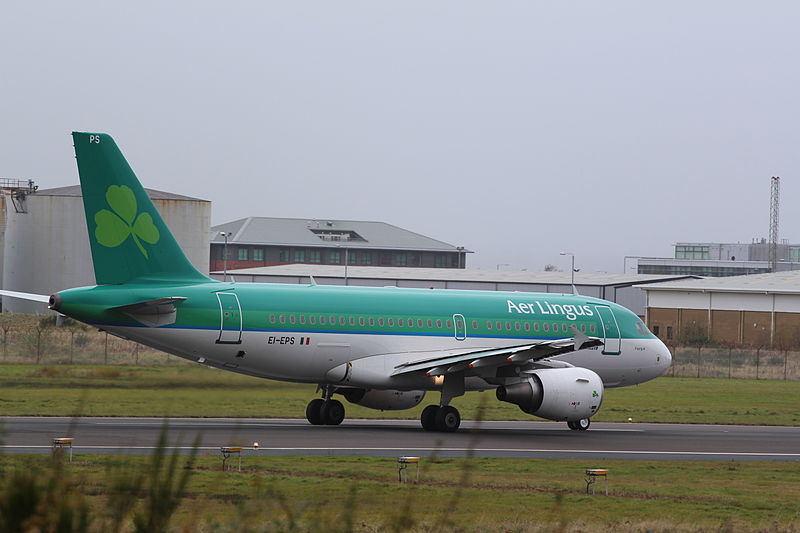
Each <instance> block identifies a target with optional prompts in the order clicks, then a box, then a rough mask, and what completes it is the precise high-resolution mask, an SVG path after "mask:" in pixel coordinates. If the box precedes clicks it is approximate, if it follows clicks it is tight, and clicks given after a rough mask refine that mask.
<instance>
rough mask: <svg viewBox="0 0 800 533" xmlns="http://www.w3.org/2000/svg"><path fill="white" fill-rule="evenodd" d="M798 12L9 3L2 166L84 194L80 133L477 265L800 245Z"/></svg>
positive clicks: (166, 184) (256, 203)
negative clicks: (75, 145) (77, 152)
mask: <svg viewBox="0 0 800 533" xmlns="http://www.w3.org/2000/svg"><path fill="white" fill-rule="evenodd" d="M799 21H800V4H798V3H796V2H789V1H786V2H769V1H766V2H764V1H759V2H735V1H734V2H732V1H718V2H702V1H701V2H694V1H693V2H688V1H686V2H682V1H674V2H659V3H655V2H641V1H631V2H614V1H612V2H556V1H553V2H535V1H525V2H523V1H520V2H510V1H509V2H502V1H501V2H489V1H481V2H476V1H451V2H436V1H419V2H416V1H402V2H379V1H364V2H342V1H336V2H332V1H321V2H294V1H293V2H288V1H287V2H219V1H216V2H206V1H192V2H158V3H155V2H127V3H122V2H100V1H97V2H61V1H57V2H56V1H52V2H7V3H5V4H4V5H3V7H2V8H1V9H0V50H2V52H0V119H1V120H0V136H2V138H0V141H1V142H0V176H6V177H20V178H26V179H27V178H33V179H35V180H36V181H37V182H38V183H39V184H40V185H41V187H42V188H50V187H57V186H62V185H70V184H75V183H77V170H76V167H75V162H74V154H73V151H72V142H71V138H70V137H69V133H70V132H71V131H72V130H80V131H102V132H107V133H110V134H111V135H112V136H114V138H115V139H116V141H117V143H118V144H119V145H120V147H121V148H122V150H123V152H124V153H125V154H126V156H127V157H128V159H129V161H130V162H131V165H132V166H133V168H134V170H135V171H136V172H137V174H138V175H139V178H140V179H141V180H142V182H143V183H144V185H145V186H146V187H151V188H155V189H161V190H166V191H170V192H176V193H181V194H186V195H190V196H196V197H200V198H205V199H208V200H212V201H213V220H212V222H213V223H214V224H217V223H222V222H227V221H230V220H234V219H237V218H241V217H245V216H281V217H300V218H345V219H347V218H350V219H361V220H382V221H386V222H390V223H393V224H396V225H398V226H401V227H404V228H408V229H411V230H414V231H417V232H420V233H423V234H426V235H429V236H432V237H434V238H438V239H441V240H444V241H447V242H450V243H452V244H454V245H463V246H466V247H467V248H469V249H472V250H475V251H476V252H477V253H475V254H473V255H472V256H470V257H469V259H468V265H469V266H472V267H480V268H495V267H496V265H497V264H498V263H508V264H510V265H511V268H529V269H541V268H542V267H543V266H544V265H545V264H546V263H553V264H556V265H558V266H559V267H561V268H565V267H566V268H568V259H567V258H564V257H559V255H558V254H559V251H562V250H566V251H570V252H574V253H575V255H576V267H579V268H582V269H584V270H587V271H608V272H621V271H622V267H623V257H624V256H625V255H666V256H669V255H671V253H672V248H671V244H672V243H674V242H676V241H685V240H701V241H704V240H709V241H726V242H727V241H732V242H737V241H749V240H750V239H751V238H753V237H761V236H766V235H767V232H768V221H769V181H770V180H769V178H770V176H772V175H780V176H782V178H783V180H782V199H783V202H782V205H781V237H784V238H789V239H791V240H793V241H794V242H797V241H800V232H798V231H796V230H795V228H796V227H797V226H798V222H800V214H798V213H797V211H796V210H795V209H794V208H793V207H794V205H795V204H796V202H797V198H798V194H800V190H798V189H799V187H798V185H797V179H796V177H797V176H798V175H800V172H799V170H800V168H798V167H800V162H798V150H799V149H800V142H798V141H800V139H799V137H800V133H798V119H800V117H799V116H798V99H800V90H798V89H800V83H799V82H800V68H799V67H798V65H799V64H800V63H799V61H798V56H800V54H799V52H800V32H798V29H797V27H798V22H799Z"/></svg>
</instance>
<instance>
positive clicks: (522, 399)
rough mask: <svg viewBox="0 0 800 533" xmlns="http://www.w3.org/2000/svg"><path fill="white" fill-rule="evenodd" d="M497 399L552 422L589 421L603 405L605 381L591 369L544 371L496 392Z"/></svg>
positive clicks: (535, 372)
mask: <svg viewBox="0 0 800 533" xmlns="http://www.w3.org/2000/svg"><path fill="white" fill-rule="evenodd" d="M496 392H497V399H498V400H500V401H503V402H509V403H513V404H515V405H518V406H519V408H520V409H522V410H523V411H524V412H526V413H528V414H531V415H535V416H539V417H542V418H547V419H549V420H567V421H575V420H581V419H583V418H589V417H591V416H593V415H595V414H596V413H597V411H599V410H600V404H602V403H603V380H602V379H600V376H598V375H597V374H596V373H594V372H592V371H591V370H589V369H588V368H545V369H541V370H536V371H534V372H532V373H531V375H530V377H529V378H528V379H527V380H525V381H522V382H520V383H514V384H513V385H505V386H500V387H498V388H497V391H496Z"/></svg>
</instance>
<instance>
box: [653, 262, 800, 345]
mask: <svg viewBox="0 0 800 533" xmlns="http://www.w3.org/2000/svg"><path fill="white" fill-rule="evenodd" d="M639 287H640V288H641V289H642V290H644V291H645V293H646V307H647V314H646V322H647V325H648V327H649V328H650V330H651V331H652V332H653V333H655V334H656V335H658V336H659V337H660V338H661V339H662V340H664V341H671V342H685V341H694V342H703V341H705V340H710V341H713V342H718V343H725V344H732V345H744V346H757V347H766V346H777V347H784V348H787V347H797V346H800V271H795V272H791V271H789V272H777V273H771V274H757V275H750V276H735V277H726V278H710V279H684V280H677V281H670V282H665V283H654V284H649V285H640V286H639Z"/></svg>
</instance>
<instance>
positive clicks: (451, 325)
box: [447, 320, 453, 329]
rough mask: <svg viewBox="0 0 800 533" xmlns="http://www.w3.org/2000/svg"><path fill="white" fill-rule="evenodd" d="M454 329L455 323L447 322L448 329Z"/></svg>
mask: <svg viewBox="0 0 800 533" xmlns="http://www.w3.org/2000/svg"><path fill="white" fill-rule="evenodd" d="M452 327H453V321H452V320H448V321H447V329H450V328H452Z"/></svg>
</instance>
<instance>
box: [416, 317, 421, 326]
mask: <svg viewBox="0 0 800 533" xmlns="http://www.w3.org/2000/svg"><path fill="white" fill-rule="evenodd" d="M417 327H418V328H421V327H422V319H421V318H418V319H417Z"/></svg>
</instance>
